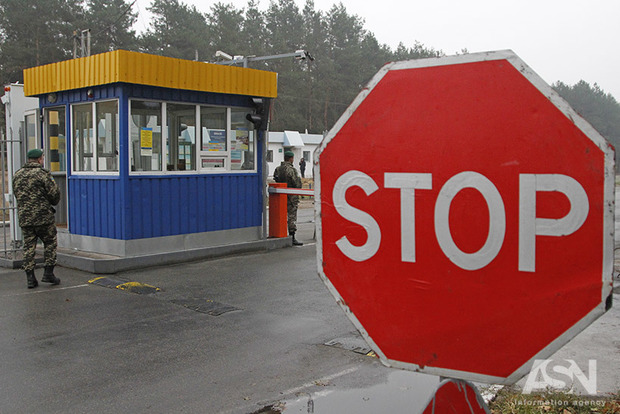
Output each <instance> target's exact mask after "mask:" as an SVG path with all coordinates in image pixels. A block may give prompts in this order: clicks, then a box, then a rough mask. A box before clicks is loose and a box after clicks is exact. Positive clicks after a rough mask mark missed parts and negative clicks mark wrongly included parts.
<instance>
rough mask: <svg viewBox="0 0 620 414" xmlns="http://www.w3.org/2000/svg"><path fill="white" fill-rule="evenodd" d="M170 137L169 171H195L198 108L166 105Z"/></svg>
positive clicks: (168, 138)
mask: <svg viewBox="0 0 620 414" xmlns="http://www.w3.org/2000/svg"><path fill="white" fill-rule="evenodd" d="M166 112H167V118H166V121H167V123H168V136H167V139H166V164H167V170H168V171H191V170H195V169H196V166H195V165H194V160H195V159H196V106H195V105H182V104H167V105H166Z"/></svg>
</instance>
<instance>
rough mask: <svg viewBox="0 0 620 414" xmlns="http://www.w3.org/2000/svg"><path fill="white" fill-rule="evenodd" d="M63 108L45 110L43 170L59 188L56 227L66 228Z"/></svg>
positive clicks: (65, 157)
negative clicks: (44, 169)
mask: <svg viewBox="0 0 620 414" xmlns="http://www.w3.org/2000/svg"><path fill="white" fill-rule="evenodd" d="M65 115H66V114H65V107H64V106H60V107H55V108H46V109H45V111H44V123H45V125H44V126H43V135H44V147H45V168H47V169H49V170H50V172H51V173H52V176H53V177H54V180H55V181H56V184H58V187H59V188H60V202H59V203H58V205H57V206H56V225H57V226H59V227H66V226H67V145H66V125H65V121H66V117H65Z"/></svg>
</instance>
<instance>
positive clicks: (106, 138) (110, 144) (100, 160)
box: [97, 101, 119, 171]
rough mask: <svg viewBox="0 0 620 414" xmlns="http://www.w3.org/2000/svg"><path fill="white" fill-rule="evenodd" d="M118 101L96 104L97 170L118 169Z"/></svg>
mask: <svg viewBox="0 0 620 414" xmlns="http://www.w3.org/2000/svg"><path fill="white" fill-rule="evenodd" d="M118 132H119V124H118V102H117V101H110V102H100V103H98V104H97V170H98V171H118Z"/></svg>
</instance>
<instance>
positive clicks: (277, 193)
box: [269, 183, 314, 237]
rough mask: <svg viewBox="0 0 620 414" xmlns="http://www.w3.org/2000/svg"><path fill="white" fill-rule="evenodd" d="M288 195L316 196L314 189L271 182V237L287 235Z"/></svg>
mask: <svg viewBox="0 0 620 414" xmlns="http://www.w3.org/2000/svg"><path fill="white" fill-rule="evenodd" d="M287 195H303V196H310V197H314V190H308V189H302V188H287V187H286V183H271V184H269V237H287V236H288V225H287V220H286V219H287V213H286V204H287V199H286V196H287Z"/></svg>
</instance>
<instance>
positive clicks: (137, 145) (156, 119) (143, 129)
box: [129, 101, 161, 171]
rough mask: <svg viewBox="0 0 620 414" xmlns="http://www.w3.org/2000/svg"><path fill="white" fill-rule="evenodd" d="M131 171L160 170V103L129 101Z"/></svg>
mask: <svg viewBox="0 0 620 414" xmlns="http://www.w3.org/2000/svg"><path fill="white" fill-rule="evenodd" d="M130 124H131V128H130V134H131V138H130V144H131V148H130V151H129V157H130V161H131V170H132V171H161V103H159V102H149V101H131V121H130Z"/></svg>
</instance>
